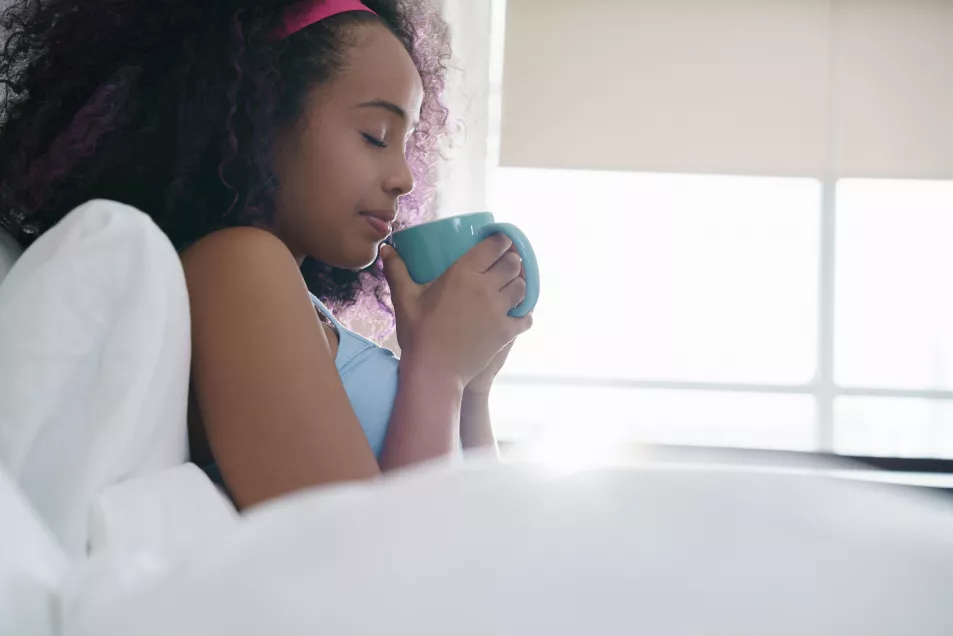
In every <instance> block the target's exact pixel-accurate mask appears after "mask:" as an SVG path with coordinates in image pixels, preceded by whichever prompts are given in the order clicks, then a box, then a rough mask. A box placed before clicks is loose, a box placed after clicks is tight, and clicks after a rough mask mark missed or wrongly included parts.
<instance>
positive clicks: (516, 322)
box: [508, 312, 533, 341]
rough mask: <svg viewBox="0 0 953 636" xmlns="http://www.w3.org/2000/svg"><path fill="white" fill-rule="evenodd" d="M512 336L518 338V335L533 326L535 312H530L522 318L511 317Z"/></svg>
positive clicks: (513, 338) (510, 328) (514, 338)
mask: <svg viewBox="0 0 953 636" xmlns="http://www.w3.org/2000/svg"><path fill="white" fill-rule="evenodd" d="M508 326H509V330H510V338H511V341H512V340H516V338H517V337H519V336H522V335H523V334H524V333H526V332H527V331H529V330H530V329H532V328H533V312H529V313H528V314H526V315H525V316H523V317H521V318H509V325H508Z"/></svg>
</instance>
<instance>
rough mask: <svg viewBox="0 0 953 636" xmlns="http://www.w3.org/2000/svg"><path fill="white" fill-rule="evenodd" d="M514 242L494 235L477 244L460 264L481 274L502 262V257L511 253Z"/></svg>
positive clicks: (502, 236)
mask: <svg viewBox="0 0 953 636" xmlns="http://www.w3.org/2000/svg"><path fill="white" fill-rule="evenodd" d="M512 245H513V241H511V240H510V239H508V238H506V237H505V236H504V235H502V234H494V235H493V236H491V237H489V238H487V239H484V240H482V241H480V242H479V243H477V244H476V246H475V247H474V248H473V249H471V250H470V251H469V252H467V253H466V254H464V255H463V257H462V258H461V259H460V260H459V261H458V263H459V264H460V265H461V266H463V267H466V268H467V269H470V270H473V271H475V272H478V273H480V274H482V273H484V272H486V271H487V270H488V269H490V268H491V267H493V265H494V264H495V263H496V262H497V261H498V260H500V257H501V256H503V255H504V254H506V252H507V251H509V249H510V247H511V246H512Z"/></svg>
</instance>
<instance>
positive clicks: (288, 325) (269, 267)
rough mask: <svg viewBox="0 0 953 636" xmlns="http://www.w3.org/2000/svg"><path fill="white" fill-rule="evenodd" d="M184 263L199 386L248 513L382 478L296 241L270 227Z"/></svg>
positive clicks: (209, 242) (221, 461) (211, 243)
mask: <svg viewBox="0 0 953 636" xmlns="http://www.w3.org/2000/svg"><path fill="white" fill-rule="evenodd" d="M182 263H183V267H184V270H185V275H186V282H187V285H188V290H189V301H190V304H191V311H192V386H193V389H194V391H195V397H196V401H197V404H198V406H199V410H200V412H201V415H202V421H203V424H204V427H205V431H206V434H207V436H208V441H209V446H210V448H211V450H212V454H213V455H214V457H215V459H216V462H217V463H218V465H219V468H220V469H221V471H222V476H223V477H224V479H225V481H226V483H227V484H228V488H229V490H230V492H231V494H232V496H233V497H234V498H235V502H236V503H237V504H238V505H239V507H247V506H250V505H253V504H255V503H259V502H261V501H264V500H267V499H270V498H272V497H275V496H278V495H281V494H284V493H287V492H291V491H293V490H297V489H300V488H304V487H307V486H312V485H316V484H321V483H328V482H335V481H345V480H354V479H364V478H367V477H372V476H375V475H377V474H379V472H380V470H379V468H378V466H377V462H376V461H375V459H374V455H373V453H372V452H371V449H370V447H369V446H368V444H367V440H366V438H365V436H364V432H363V430H362V429H361V426H360V423H359V422H358V421H357V417H356V416H355V415H354V411H353V410H352V409H351V404H350V401H349V400H348V397H347V394H346V393H345V391H344V387H343V385H342V384H341V381H340V377H339V376H338V373H337V369H336V368H335V366H334V359H333V357H332V355H331V346H330V343H329V342H328V340H327V336H326V335H325V331H324V329H322V328H321V327H320V324H319V321H318V317H317V314H316V313H315V309H314V307H313V306H312V304H311V302H310V299H309V297H308V294H307V289H306V287H305V284H304V281H303V280H302V278H301V274H300V272H299V271H298V265H297V263H296V262H295V260H294V258H293V257H292V255H291V253H290V252H289V251H288V249H287V248H286V247H285V246H284V244H283V243H281V242H280V241H279V240H278V239H277V238H275V237H274V236H272V235H271V234H268V233H267V232H264V231H261V230H254V229H250V228H235V229H231V230H224V231H221V232H217V233H215V234H212V235H210V236H208V237H206V238H204V239H202V240H201V241H199V242H198V243H196V244H195V245H193V246H192V247H191V248H189V249H188V250H187V251H186V252H185V253H184V254H183V257H182Z"/></svg>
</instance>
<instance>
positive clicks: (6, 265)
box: [0, 229, 23, 283]
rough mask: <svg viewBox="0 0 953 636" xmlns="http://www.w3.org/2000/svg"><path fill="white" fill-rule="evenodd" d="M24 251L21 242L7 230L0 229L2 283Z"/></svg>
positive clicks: (0, 273)
mask: <svg viewBox="0 0 953 636" xmlns="http://www.w3.org/2000/svg"><path fill="white" fill-rule="evenodd" d="M22 253H23V250H22V249H21V248H20V245H19V243H17V242H16V241H15V240H14V239H13V237H12V236H10V234H9V233H8V232H7V231H6V230H3V229H0V283H2V282H3V279H4V278H5V277H6V275H7V274H8V273H9V272H10V269H11V268H13V263H15V262H16V260H17V259H18V258H20V254H22Z"/></svg>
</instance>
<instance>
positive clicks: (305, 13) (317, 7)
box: [271, 0, 377, 40]
mask: <svg viewBox="0 0 953 636" xmlns="http://www.w3.org/2000/svg"><path fill="white" fill-rule="evenodd" d="M348 11H367V12H368V13H374V12H373V11H371V10H370V9H368V8H367V7H365V6H364V5H363V4H362V3H361V2H360V0H303V1H302V2H297V3H295V4H293V5H290V6H289V7H288V8H287V9H285V12H284V15H283V16H282V17H281V25H280V26H279V27H278V28H277V29H275V30H274V31H272V33H271V37H272V38H274V39H275V40H282V39H284V38H286V37H288V36H289V35H291V34H293V33H297V32H298V31H300V30H301V29H304V28H305V27H309V26H311V25H312V24H314V23H315V22H320V21H321V20H324V19H325V18H330V17H331V16H332V15H337V14H339V13H347V12H348ZM374 15H377V14H376V13H374Z"/></svg>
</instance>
